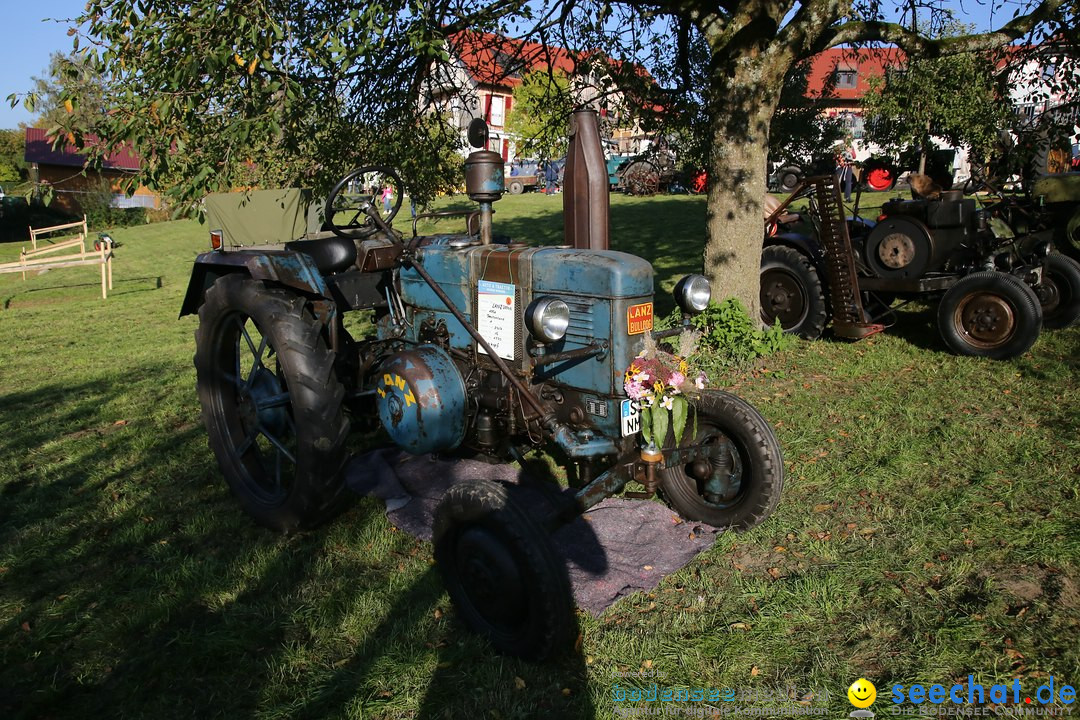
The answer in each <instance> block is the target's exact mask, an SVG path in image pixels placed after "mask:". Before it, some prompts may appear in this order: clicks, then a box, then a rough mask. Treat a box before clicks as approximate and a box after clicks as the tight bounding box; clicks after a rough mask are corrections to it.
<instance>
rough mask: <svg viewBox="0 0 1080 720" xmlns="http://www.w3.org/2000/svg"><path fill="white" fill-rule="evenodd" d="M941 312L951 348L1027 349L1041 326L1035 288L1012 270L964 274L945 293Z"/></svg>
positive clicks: (980, 352) (992, 352) (967, 351)
mask: <svg viewBox="0 0 1080 720" xmlns="http://www.w3.org/2000/svg"><path fill="white" fill-rule="evenodd" d="M937 316H938V330H939V331H940V332H941V338H942V340H944V341H945V344H946V345H947V346H948V347H949V349H950V350H952V351H953V352H954V353H956V354H957V355H974V356H976V357H988V358H993V359H995V360H1005V359H1008V358H1014V357H1018V356H1020V355H1023V354H1024V353H1025V352H1027V351H1028V350H1029V349H1030V348H1031V346H1032V345H1034V344H1035V340H1036V339H1038V337H1039V330H1040V328H1041V327H1042V308H1041V307H1040V305H1039V298H1038V297H1036V295H1035V292H1034V291H1033V290H1032V289H1031V288H1029V287H1028V286H1027V285H1025V284H1024V283H1023V282H1022V281H1020V280H1018V279H1016V278H1015V277H1013V276H1012V275H1008V274H1006V273H1001V272H993V271H986V272H977V273H972V274H970V275H967V276H965V277H963V278H961V279H960V280H959V281H958V282H957V283H956V284H955V285H953V286H952V287H951V288H949V290H948V292H946V293H945V295H944V297H942V298H941V303H940V304H939V305H938V313H937Z"/></svg>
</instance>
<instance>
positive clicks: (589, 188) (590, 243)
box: [563, 109, 610, 250]
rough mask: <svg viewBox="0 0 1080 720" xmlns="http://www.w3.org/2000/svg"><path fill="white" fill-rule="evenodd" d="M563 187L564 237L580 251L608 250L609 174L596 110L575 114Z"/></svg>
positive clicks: (583, 110)
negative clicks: (601, 144) (601, 143)
mask: <svg viewBox="0 0 1080 720" xmlns="http://www.w3.org/2000/svg"><path fill="white" fill-rule="evenodd" d="M564 178H565V182H564V183H563V234H564V235H565V237H566V243H567V244H568V245H573V246H574V247H575V248H578V249H589V250H607V249H608V208H609V202H610V201H609V198H608V171H607V163H606V162H605V161H604V151H603V149H602V148H601V147H600V127H599V124H598V122H597V117H596V111H595V110H587V109H581V110H575V111H574V114H573V116H572V117H571V120H570V148H569V150H568V152H567V154H566V171H565V173H564Z"/></svg>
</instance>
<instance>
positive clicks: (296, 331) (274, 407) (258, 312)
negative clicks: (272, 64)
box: [195, 275, 349, 532]
mask: <svg viewBox="0 0 1080 720" xmlns="http://www.w3.org/2000/svg"><path fill="white" fill-rule="evenodd" d="M195 372H196V376H197V389H198V393H199V402H200V403H201V404H202V416H203V423H204V424H205V425H206V430H207V433H208V434H209V442H210V448H211V449H212V450H213V451H214V455H215V456H216V457H217V461H218V465H219V466H220V468H221V472H222V473H223V474H224V475H225V480H226V482H227V483H228V484H229V487H230V488H231V489H232V491H233V493H234V494H235V495H236V496H237V498H239V500H240V502H241V504H242V505H243V507H244V510H245V511H246V512H247V513H248V514H249V515H251V516H252V517H253V518H254V519H255V520H256V521H257V522H259V523H260V524H262V525H265V526H267V527H270V528H273V529H275V530H280V531H283V532H289V531H292V530H296V529H300V528H305V527H310V526H312V525H315V524H318V523H319V522H321V521H323V520H326V519H328V518H329V517H331V516H332V515H333V514H335V512H336V511H338V510H339V509H340V508H341V507H343V505H344V503H345V501H346V500H347V498H348V493H347V492H346V488H345V483H344V481H343V478H342V468H343V467H344V465H345V460H346V450H345V440H346V437H347V436H348V433H349V421H348V420H347V419H346V417H345V412H344V402H343V401H344V397H345V391H344V389H343V387H342V385H341V383H340V382H339V381H338V379H337V377H336V376H335V374H334V354H333V353H332V352H331V351H330V349H329V348H328V347H327V345H326V342H325V340H324V337H323V334H322V332H321V326H320V324H319V323H318V321H317V320H316V319H315V317H314V316H313V315H312V313H311V308H310V306H309V305H308V303H307V301H305V300H304V298H302V297H299V296H298V295H296V294H295V293H292V292H289V291H287V290H284V289H281V288H276V287H270V286H268V285H266V284H265V283H263V282H261V281H258V280H253V279H251V278H249V277H246V276H243V275H226V276H224V277H222V278H219V279H218V280H217V282H215V283H214V285H213V287H211V288H210V289H209V290H207V292H206V301H205V302H204V303H203V305H202V307H201V308H200V309H199V327H198V329H197V330H196V331H195Z"/></svg>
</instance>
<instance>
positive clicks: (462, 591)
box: [433, 480, 576, 660]
mask: <svg viewBox="0 0 1080 720" xmlns="http://www.w3.org/2000/svg"><path fill="white" fill-rule="evenodd" d="M518 489H519V488H516V487H515V486H509V487H507V486H503V485H500V484H499V483H496V482H493V481H491V480H466V481H463V482H459V483H457V484H455V485H454V486H453V487H451V488H450V490H448V491H447V493H446V495H445V496H444V497H443V499H442V502H440V503H439V506H438V508H436V510H435V525H434V529H433V542H434V544H435V562H436V563H437V564H438V566H439V570H440V572H441V573H442V576H443V581H444V582H445V583H446V590H447V592H448V593H449V594H450V598H451V600H453V602H454V607H455V608H456V609H457V613H458V616H459V617H460V618H461V620H462V622H464V623H465V625H467V626H468V627H469V628H470V629H471V630H473V631H474V632H476V633H477V634H479V635H482V636H483V637H485V638H487V639H488V640H489V641H490V642H491V644H492V645H494V646H495V649H496V650H498V651H499V652H501V653H504V654H506V655H512V656H516V657H520V658H525V659H527V660H540V659H543V658H545V657H547V656H549V655H551V654H553V653H557V652H560V651H563V650H565V649H566V648H568V647H569V646H570V642H571V641H572V640H573V638H574V637H575V632H574V628H575V627H576V623H575V618H574V604H573V596H572V595H571V592H570V581H569V579H568V578H567V574H566V565H565V563H564V562H563V561H562V560H561V559H560V558H559V556H558V554H557V553H556V552H555V549H554V546H553V545H552V543H551V540H550V538H549V536H548V534H547V533H546V532H545V531H544V530H543V528H542V527H541V526H540V525H539V524H538V523H537V522H536V520H534V517H533V513H532V512H530V508H529V507H528V506H527V505H526V504H525V503H524V502H522V501H521V500H520V499H519V498H518V497H517V496H516V495H515V491H516V490H518Z"/></svg>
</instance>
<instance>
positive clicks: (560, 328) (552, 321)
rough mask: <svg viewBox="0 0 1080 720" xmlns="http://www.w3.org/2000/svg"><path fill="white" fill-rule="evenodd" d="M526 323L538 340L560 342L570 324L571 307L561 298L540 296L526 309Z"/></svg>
mask: <svg viewBox="0 0 1080 720" xmlns="http://www.w3.org/2000/svg"><path fill="white" fill-rule="evenodd" d="M525 324H526V325H528V327H529V332H530V333H531V334H532V336H533V337H534V338H536V340H537V342H542V343H553V342H558V341H559V340H562V339H563V336H564V335H566V328H568V327H569V326H570V308H569V306H567V304H566V303H565V302H563V301H562V300H560V299H559V298H553V297H544V298H540V299H539V300H536V301H534V302H533V304H532V305H530V306H529V309H528V310H526V311H525Z"/></svg>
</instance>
